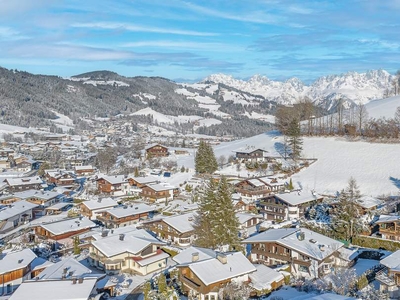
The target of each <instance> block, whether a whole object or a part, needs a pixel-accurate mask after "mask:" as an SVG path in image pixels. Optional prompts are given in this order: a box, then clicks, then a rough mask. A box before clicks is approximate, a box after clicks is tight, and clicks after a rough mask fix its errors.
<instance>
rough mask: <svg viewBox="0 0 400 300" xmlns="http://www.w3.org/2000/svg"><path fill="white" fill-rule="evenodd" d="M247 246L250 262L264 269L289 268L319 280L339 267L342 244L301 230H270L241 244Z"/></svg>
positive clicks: (299, 274)
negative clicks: (286, 265)
mask: <svg viewBox="0 0 400 300" xmlns="http://www.w3.org/2000/svg"><path fill="white" fill-rule="evenodd" d="M243 243H244V244H246V245H250V248H251V250H250V259H251V261H252V262H254V263H262V264H265V265H267V266H274V265H281V264H289V265H290V267H291V272H292V273H293V274H296V275H298V276H302V277H307V278H319V277H321V276H324V275H326V274H328V273H330V272H331V270H332V268H334V267H335V266H337V265H339V264H340V256H339V253H338V250H339V249H340V248H342V247H343V246H344V244H343V243H341V242H338V241H336V240H334V239H331V238H329V237H326V236H324V235H322V234H319V233H316V232H313V231H311V230H308V229H305V228H301V229H300V228H281V229H270V230H267V231H264V232H262V233H259V234H257V235H254V236H251V237H249V238H247V239H246V240H244V241H243Z"/></svg>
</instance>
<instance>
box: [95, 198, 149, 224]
mask: <svg viewBox="0 0 400 300" xmlns="http://www.w3.org/2000/svg"><path fill="white" fill-rule="evenodd" d="M155 209H156V208H155V207H152V206H149V205H147V204H144V203H140V204H136V205H125V206H120V207H116V208H113V209H109V210H106V211H102V212H101V214H99V215H97V220H99V221H101V222H102V223H104V225H105V226H106V227H107V228H118V227H120V226H127V225H132V224H136V223H138V222H139V221H142V220H146V219H148V218H149V217H150V213H152V212H153V211H154V210H155Z"/></svg>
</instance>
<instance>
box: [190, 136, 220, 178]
mask: <svg viewBox="0 0 400 300" xmlns="http://www.w3.org/2000/svg"><path fill="white" fill-rule="evenodd" d="M195 169H196V172H197V173H199V174H212V173H214V172H215V171H216V170H218V163H217V159H216V158H215V154H214V151H213V149H212V147H211V145H210V144H209V143H206V142H204V141H200V144H199V148H198V149H197V152H196V157H195Z"/></svg>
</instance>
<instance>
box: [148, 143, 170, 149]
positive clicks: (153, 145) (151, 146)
mask: <svg viewBox="0 0 400 300" xmlns="http://www.w3.org/2000/svg"><path fill="white" fill-rule="evenodd" d="M155 146H160V147H163V148H166V149H168V148H167V147H165V146H163V145H161V144H156V143H154V144H150V145H147V146H146V147H145V148H144V149H145V150H148V149H150V148H153V147H155Z"/></svg>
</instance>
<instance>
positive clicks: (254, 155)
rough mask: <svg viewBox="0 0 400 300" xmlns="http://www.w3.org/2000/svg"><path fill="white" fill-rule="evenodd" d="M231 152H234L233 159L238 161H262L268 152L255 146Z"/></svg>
mask: <svg viewBox="0 0 400 300" xmlns="http://www.w3.org/2000/svg"><path fill="white" fill-rule="evenodd" d="M233 152H235V158H236V159H237V160H240V161H263V160H264V159H265V156H266V154H267V153H268V151H266V150H264V149H262V148H256V147H255V146H248V147H245V148H241V149H238V150H235V151H233Z"/></svg>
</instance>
